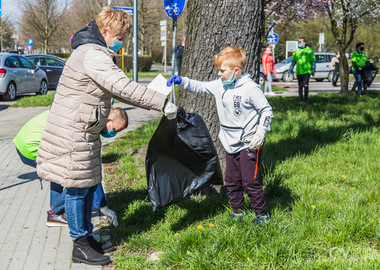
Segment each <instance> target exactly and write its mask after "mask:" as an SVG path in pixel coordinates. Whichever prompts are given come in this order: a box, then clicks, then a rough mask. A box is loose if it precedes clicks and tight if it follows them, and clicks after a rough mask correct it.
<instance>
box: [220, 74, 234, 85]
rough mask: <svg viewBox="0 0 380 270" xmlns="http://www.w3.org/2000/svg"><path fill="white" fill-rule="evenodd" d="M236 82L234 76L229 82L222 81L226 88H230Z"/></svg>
mask: <svg viewBox="0 0 380 270" xmlns="http://www.w3.org/2000/svg"><path fill="white" fill-rule="evenodd" d="M235 81H236V79H235V77H234V76H232V77H231V78H230V79H229V80H226V81H222V83H223V85H225V86H229V85H233V84H234V83H235Z"/></svg>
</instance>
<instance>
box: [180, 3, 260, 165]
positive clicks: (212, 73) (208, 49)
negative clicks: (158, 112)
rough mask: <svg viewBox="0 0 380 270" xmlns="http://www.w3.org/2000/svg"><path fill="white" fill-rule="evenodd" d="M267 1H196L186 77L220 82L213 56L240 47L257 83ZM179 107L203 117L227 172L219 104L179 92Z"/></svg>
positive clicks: (186, 52) (188, 38) (188, 40)
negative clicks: (220, 140)
mask: <svg viewBox="0 0 380 270" xmlns="http://www.w3.org/2000/svg"><path fill="white" fill-rule="evenodd" d="M263 5H264V1H263V0H258V1H247V0H245V1H244V0H243V1H242V0H208V1H204V0H192V1H188V6H187V11H188V16H187V31H186V45H185V49H184V56H183V61H182V62H183V64H182V72H181V73H182V75H183V76H186V77H189V78H192V79H196V80H200V81H210V80H214V79H216V78H217V72H218V70H217V68H215V67H214V65H213V56H214V55H216V54H218V53H219V52H220V51H221V50H222V49H224V48H225V47H227V46H236V47H238V48H242V49H244V50H245V51H246V52H247V64H246V70H245V71H246V72H248V73H250V74H251V75H252V77H253V78H254V79H255V80H256V81H257V80H258V74H259V66H260V62H261V55H260V38H261V26H262V23H261V22H262V14H263ZM177 105H179V106H182V107H183V108H184V109H185V110H186V111H187V112H195V113H197V114H199V115H200V116H202V118H203V119H204V121H205V122H206V125H207V127H208V129H209V131H210V134H211V136H212V138H213V141H214V143H215V147H216V149H217V151H218V155H219V158H220V161H221V166H222V169H223V170H222V171H224V168H225V165H224V163H225V154H224V149H223V147H222V145H221V143H220V142H219V140H218V139H217V137H218V133H219V121H218V115H217V112H216V106H215V100H214V97H213V96H211V95H196V94H194V93H191V92H189V91H186V90H183V89H179V92H178V99H177Z"/></svg>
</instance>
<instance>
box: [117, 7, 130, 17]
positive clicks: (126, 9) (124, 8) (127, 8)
mask: <svg viewBox="0 0 380 270" xmlns="http://www.w3.org/2000/svg"><path fill="white" fill-rule="evenodd" d="M113 9H122V10H124V11H125V12H127V14H128V15H133V8H131V7H113Z"/></svg>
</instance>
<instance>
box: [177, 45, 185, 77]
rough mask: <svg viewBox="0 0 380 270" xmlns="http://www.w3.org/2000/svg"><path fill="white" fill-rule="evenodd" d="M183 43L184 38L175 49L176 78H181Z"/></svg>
mask: <svg viewBox="0 0 380 270" xmlns="http://www.w3.org/2000/svg"><path fill="white" fill-rule="evenodd" d="M185 42H186V38H183V39H182V42H181V44H180V45H178V46H177V48H176V49H175V59H176V62H177V72H178V76H181V70H182V58H183V50H184V49H185Z"/></svg>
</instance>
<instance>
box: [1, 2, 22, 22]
mask: <svg viewBox="0 0 380 270" xmlns="http://www.w3.org/2000/svg"><path fill="white" fill-rule="evenodd" d="M0 1H1V16H2V17H7V18H9V19H10V20H11V21H12V22H13V24H14V25H15V27H16V28H17V25H16V24H17V22H18V21H19V20H20V18H21V16H22V11H21V10H20V5H19V0H0Z"/></svg>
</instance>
